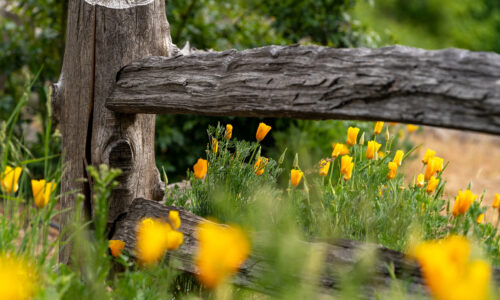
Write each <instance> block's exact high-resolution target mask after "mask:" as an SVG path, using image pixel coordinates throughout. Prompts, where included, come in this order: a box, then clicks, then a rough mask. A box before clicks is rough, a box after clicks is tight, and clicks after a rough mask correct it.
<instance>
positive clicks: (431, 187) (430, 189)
mask: <svg viewBox="0 0 500 300" xmlns="http://www.w3.org/2000/svg"><path fill="white" fill-rule="evenodd" d="M438 184H439V179H436V177H434V176H431V178H429V182H428V183H427V187H426V188H425V191H426V192H427V193H429V194H432V193H434V191H435V190H436V187H437V186H438Z"/></svg>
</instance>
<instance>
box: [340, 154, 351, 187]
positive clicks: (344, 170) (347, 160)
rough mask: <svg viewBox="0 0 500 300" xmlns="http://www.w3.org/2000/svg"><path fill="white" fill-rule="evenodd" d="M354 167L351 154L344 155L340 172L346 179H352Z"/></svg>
mask: <svg viewBox="0 0 500 300" xmlns="http://www.w3.org/2000/svg"><path fill="white" fill-rule="evenodd" d="M353 168H354V162H353V161H352V157H351V156H349V155H344V156H342V159H341V161H340V173H341V174H342V175H344V180H345V181H347V180H349V179H351V176H352V169H353Z"/></svg>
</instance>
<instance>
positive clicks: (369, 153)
mask: <svg viewBox="0 0 500 300" xmlns="http://www.w3.org/2000/svg"><path fill="white" fill-rule="evenodd" d="M381 146H382V145H381V144H379V143H377V142H376V141H369V142H368V146H367V148H366V158H368V159H373V158H374V157H375V152H377V151H378V150H379V149H380V147H381Z"/></svg>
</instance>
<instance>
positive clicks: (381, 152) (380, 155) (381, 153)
mask: <svg viewBox="0 0 500 300" xmlns="http://www.w3.org/2000/svg"><path fill="white" fill-rule="evenodd" d="M377 156H378V158H384V157H385V153H384V151H379V152H377Z"/></svg>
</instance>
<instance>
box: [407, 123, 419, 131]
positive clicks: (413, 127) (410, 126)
mask: <svg viewBox="0 0 500 300" xmlns="http://www.w3.org/2000/svg"><path fill="white" fill-rule="evenodd" d="M406 130H408V132H410V133H411V132H415V131H417V130H418V126H417V125H413V124H408V125H406Z"/></svg>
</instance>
